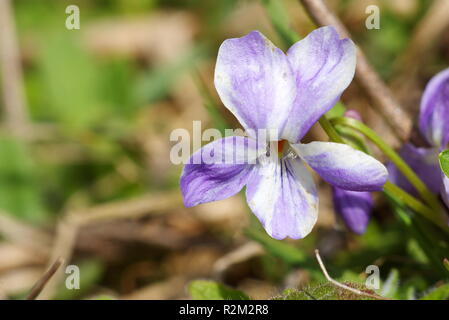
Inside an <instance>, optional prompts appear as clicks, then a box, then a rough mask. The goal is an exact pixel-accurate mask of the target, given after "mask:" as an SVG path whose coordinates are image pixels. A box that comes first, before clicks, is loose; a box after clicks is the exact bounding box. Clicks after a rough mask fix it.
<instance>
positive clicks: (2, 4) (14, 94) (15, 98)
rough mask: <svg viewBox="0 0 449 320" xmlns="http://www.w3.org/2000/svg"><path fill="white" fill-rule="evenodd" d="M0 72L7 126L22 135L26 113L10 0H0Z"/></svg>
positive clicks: (26, 119)
mask: <svg viewBox="0 0 449 320" xmlns="http://www.w3.org/2000/svg"><path fill="white" fill-rule="evenodd" d="M0 72H1V80H2V81H1V83H2V93H3V103H4V108H5V110H4V111H5V116H6V122H7V126H8V128H9V129H10V130H11V132H12V133H13V134H16V135H19V136H24V135H25V134H26V132H27V129H28V115H27V110H26V106H25V95H24V92H23V79H22V68H21V63H20V54H19V46H18V44H17V38H16V30H15V26H14V15H13V13H12V9H11V3H10V0H2V1H0Z"/></svg>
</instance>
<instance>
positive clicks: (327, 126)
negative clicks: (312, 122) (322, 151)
mask: <svg viewBox="0 0 449 320" xmlns="http://www.w3.org/2000/svg"><path fill="white" fill-rule="evenodd" d="M318 122H319V123H320V125H321V128H323V130H324V131H325V132H326V134H327V135H328V136H329V139H331V141H333V142H337V143H345V142H344V141H343V139H342V138H341V137H340V135H339V134H338V132H337V130H335V128H334V126H333V125H332V124H331V123H330V121H329V119H327V117H326V115H323V116H322V117H321V118H320V120H318Z"/></svg>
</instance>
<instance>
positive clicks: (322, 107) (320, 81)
mask: <svg viewBox="0 0 449 320" xmlns="http://www.w3.org/2000/svg"><path fill="white" fill-rule="evenodd" d="M287 56H288V59H289V61H290V64H291V66H292V68H293V71H294V73H295V77H296V87H297V92H298V93H297V96H296V99H295V102H294V105H293V109H292V112H291V116H290V117H289V119H288V121H287V124H286V126H285V128H284V131H283V135H282V137H283V139H286V140H288V141H290V142H293V143H296V142H299V140H300V139H301V138H302V137H303V136H304V135H305V134H306V133H307V131H309V129H310V127H311V126H312V125H313V124H314V123H315V122H316V121H317V120H318V119H319V118H320V117H321V116H322V115H323V114H324V113H325V112H327V111H328V110H329V109H330V108H332V107H333V106H334V105H335V103H336V102H337V101H338V100H339V99H340V96H341V94H342V93H343V91H344V90H345V89H346V88H347V87H348V85H349V84H350V83H351V81H352V78H353V77H354V72H355V65H356V49H355V45H354V43H353V42H352V41H351V40H350V39H342V40H340V37H339V35H338V33H337V31H336V30H335V28H334V27H331V26H327V27H322V28H319V29H316V30H314V31H313V32H311V33H310V34H309V35H308V36H307V37H306V38H304V39H303V40H301V41H299V42H297V43H296V44H294V45H293V46H292V47H291V48H290V49H289V50H288V52H287Z"/></svg>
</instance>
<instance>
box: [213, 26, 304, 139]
mask: <svg viewBox="0 0 449 320" xmlns="http://www.w3.org/2000/svg"><path fill="white" fill-rule="evenodd" d="M215 87H216V89H217V91H218V94H219V96H220V98H221V101H222V102H223V104H224V105H225V106H226V107H227V108H228V109H229V110H230V111H231V112H232V113H233V114H234V115H235V116H236V117H237V119H238V120H239V121H240V123H241V124H242V126H243V127H244V128H245V129H246V130H248V129H251V130H257V129H273V130H277V135H278V136H279V134H280V130H281V129H282V127H283V126H284V124H285V121H286V119H287V117H288V115H289V113H290V110H291V108H292V104H293V101H294V99H295V96H296V85H295V77H294V74H293V71H292V69H291V67H290V64H289V62H288V59H287V56H286V55H285V54H284V53H283V52H282V50H280V49H278V48H276V47H275V46H274V45H273V44H272V43H271V42H270V40H268V39H267V38H265V37H264V36H263V35H262V34H261V33H260V32H258V31H253V32H251V33H249V34H248V35H246V36H244V37H242V38H235V39H229V40H226V41H224V42H223V44H222V45H221V47H220V49H219V51H218V57H217V64H216V67H215ZM272 139H274V140H278V139H279V137H275V138H272Z"/></svg>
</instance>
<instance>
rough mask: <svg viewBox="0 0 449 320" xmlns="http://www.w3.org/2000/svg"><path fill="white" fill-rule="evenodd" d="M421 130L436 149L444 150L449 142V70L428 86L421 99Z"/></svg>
mask: <svg viewBox="0 0 449 320" xmlns="http://www.w3.org/2000/svg"><path fill="white" fill-rule="evenodd" d="M419 128H420V130H421V133H422V134H423V135H424V136H425V137H426V138H427V141H428V142H429V143H430V144H431V145H432V146H434V147H437V148H441V149H444V148H445V146H446V145H447V143H448V142H449V68H448V69H446V70H444V71H442V72H440V73H438V74H437V75H436V76H434V77H433V78H432V80H430V82H429V83H428V84H427V87H426V90H425V91H424V94H423V97H422V99H421V111H420V115H419Z"/></svg>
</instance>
